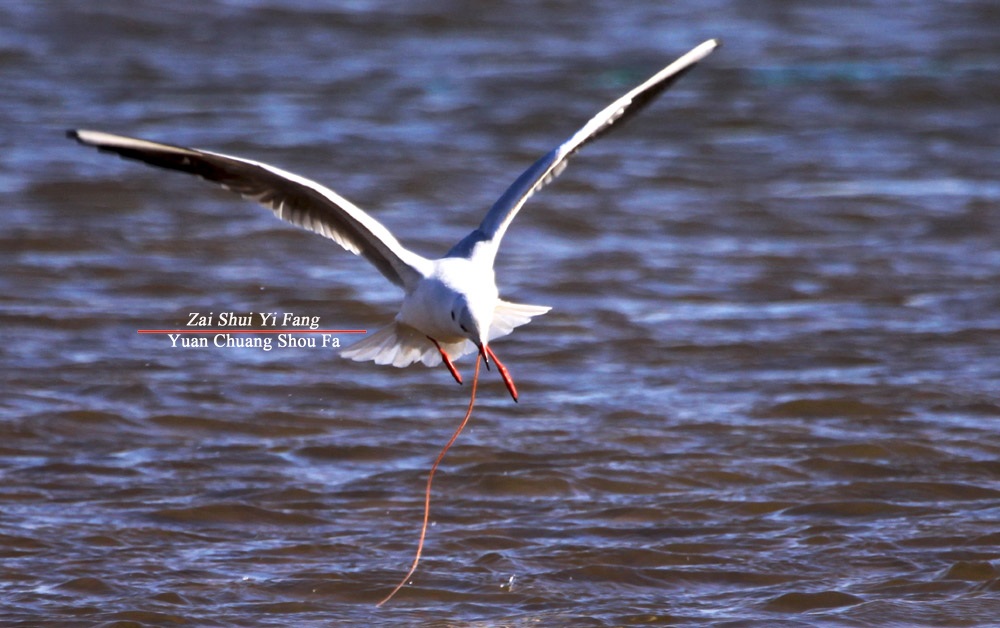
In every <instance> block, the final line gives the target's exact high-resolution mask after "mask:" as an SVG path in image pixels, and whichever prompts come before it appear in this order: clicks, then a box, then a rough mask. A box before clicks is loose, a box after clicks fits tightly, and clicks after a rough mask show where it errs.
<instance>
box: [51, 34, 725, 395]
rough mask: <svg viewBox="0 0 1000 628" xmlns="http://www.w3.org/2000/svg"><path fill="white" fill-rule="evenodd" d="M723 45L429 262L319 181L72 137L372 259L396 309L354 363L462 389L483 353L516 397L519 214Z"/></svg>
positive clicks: (603, 120) (124, 140)
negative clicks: (514, 236) (460, 365)
mask: <svg viewBox="0 0 1000 628" xmlns="http://www.w3.org/2000/svg"><path fill="white" fill-rule="evenodd" d="M718 45H719V42H718V41H717V40H715V39H710V40H708V41H705V42H703V43H702V44H700V45H698V46H697V47H695V48H693V49H692V50H691V51H689V52H688V53H686V54H685V55H683V56H682V57H680V58H679V59H677V60H676V61H674V62H673V63H671V64H670V65H668V66H666V67H665V68H663V69H662V70H660V71H659V72H657V73H656V74H654V75H653V76H652V77H650V78H649V79H648V80H646V81H645V82H644V83H642V84H641V85H639V86H638V87H636V88H634V89H632V90H631V91H630V92H628V93H627V94H625V95H624V96H622V97H621V98H619V99H617V100H616V101H614V102H613V103H611V104H610V105H608V106H607V107H605V108H604V109H602V110H601V111H600V113H598V114H597V115H596V116H594V117H593V118H591V119H590V120H589V121H588V122H587V123H586V124H585V125H583V127H582V128H581V129H580V130H579V131H577V132H576V133H575V134H574V135H573V136H572V137H570V138H569V139H568V140H566V141H565V142H563V143H562V144H560V145H559V146H557V147H556V148H554V149H553V150H552V151H550V152H549V153H547V154H546V155H544V156H543V157H542V158H541V159H539V160H538V161H536V162H535V163H534V164H532V165H531V167H530V168H528V169H527V170H525V171H524V173H523V174H521V176H519V177H518V178H517V179H516V180H515V181H514V183H513V184H511V186H510V187H509V188H507V191H506V192H504V193H503V195H502V196H501V197H500V198H499V199H498V200H497V201H496V203H494V204H493V206H492V207H491V208H490V210H489V211H488V212H487V213H486V217H485V218H483V221H482V222H481V223H480V224H479V227H477V228H476V229H475V230H473V231H472V233H470V234H469V235H467V236H465V238H463V239H462V240H460V241H459V242H458V243H457V244H456V245H455V246H453V247H452V248H451V250H449V251H448V252H447V253H446V254H445V255H444V257H441V258H439V259H428V258H426V257H423V256H422V255H418V254H417V253H414V252H413V251H411V250H409V249H407V248H406V247H404V246H403V245H402V244H400V243H399V241H398V240H397V239H396V238H395V237H394V236H393V235H392V233H390V232H389V230H388V229H386V228H385V227H384V226H383V225H382V224H381V223H380V222H378V221H377V220H375V219H374V218H372V217H371V216H370V215H368V214H367V213H365V212H364V211H363V210H361V209H360V208H358V207H357V206H356V205H354V204H352V203H351V202H350V201H348V200H347V199H345V198H344V197H342V196H340V195H339V194H337V193H336V192H334V191H333V190H330V189H329V188H326V187H324V186H322V185H320V184H319V183H316V182H315V181H312V180H310V179H307V178H305V177H302V176H299V175H297V174H293V173H291V172H288V171H286V170H282V169H280V168H276V167H274V166H271V165H268V164H265V163H261V162H259V161H252V160H250V159H244V158H242V157H233V156H230V155H223V154H221V153H215V152H211V151H207V150H199V149H195V148H184V147H181V146H173V145H170V144H161V143H159V142H152V141H148V140H143V139H138V138H133V137H125V136H121V135H112V134H110V133H104V132H101V131H88V130H83V129H75V130H70V131H67V133H66V134H67V136H68V137H70V138H71V139H75V140H77V141H78V142H80V143H81V144H85V145H87V146H93V147H96V148H98V149H99V150H101V151H105V152H109V153H115V154H117V155H119V156H120V157H122V158H126V159H134V160H138V161H142V162H145V163H146V164H148V165H151V166H157V167H160V168H166V169H169V170H178V171H180V172H186V173H188V174H193V175H196V176H199V177H201V178H203V179H206V180H207V181H210V182H212V183H216V184H219V185H221V186H222V187H224V188H226V189H228V190H231V191H233V192H235V193H237V194H239V195H241V196H242V197H244V198H246V199H250V200H254V201H256V202H258V203H260V204H261V205H264V206H265V207H267V208H269V209H270V210H271V211H273V212H274V214H275V215H276V216H277V217H278V218H280V219H282V220H285V221H288V222H290V223H291V224H293V225H296V226H298V227H301V228H304V229H307V230H309V231H312V232H314V233H318V234H319V235H322V236H325V237H327V238H330V239H331V240H333V241H334V242H336V243H337V244H339V245H340V246H342V247H343V248H345V249H347V250H348V251H350V252H352V253H354V254H356V255H361V256H363V257H364V258H365V259H367V260H368V261H369V262H371V263H372V264H373V265H374V266H375V268H376V269H378V271H379V272H381V273H382V275H384V276H385V278H386V279H388V280H389V281H391V282H392V283H394V284H396V285H397V286H399V287H400V288H402V289H403V292H404V297H403V302H402V305H401V307H400V310H399V313H398V314H397V315H396V317H395V320H394V321H393V322H392V324H391V325H388V326H386V327H384V328H382V329H380V330H379V331H377V332H375V333H374V334H372V335H370V336H368V337H367V338H364V339H363V340H361V341H359V342H357V343H355V344H353V345H351V346H349V347H347V348H346V349H344V350H342V351H341V355H342V356H343V357H346V358H350V359H352V360H356V361H367V360H372V361H374V362H375V363H376V364H391V365H393V366H396V367H404V366H409V365H410V364H413V363H415V362H422V363H423V364H425V365H427V366H437V365H438V364H441V363H442V362H443V363H444V364H445V366H447V368H448V371H449V372H450V373H451V375H452V377H454V378H455V381H457V382H458V383H459V384H461V383H462V376H461V375H460V374H459V372H458V369H457V368H455V365H454V360H455V359H457V358H459V357H461V356H463V355H465V354H468V353H472V352H473V351H478V353H479V355H480V356H481V357H482V359H483V361H484V363H485V364H486V367H487V369H488V368H489V365H490V361H491V360H492V362H493V363H494V364H495V365H496V368H497V371H498V372H499V373H500V376H501V377H502V378H503V382H504V384H505V386H506V387H507V390H508V392H509V393H510V396H511V397H512V398H513V399H514V401H515V402H516V401H517V396H518V395H517V388H516V387H515V386H514V381H513V379H511V376H510V372H509V371H508V370H507V368H506V367H505V366H504V364H503V363H502V362H501V361H500V360H499V359H498V358H497V356H496V354H495V353H494V352H493V349H492V347H491V346H490V342H491V341H493V340H495V339H496V338H500V337H502V336H506V335H507V334H509V333H510V332H511V331H513V330H514V328H516V327H520V326H521V325H524V324H526V323H528V322H529V321H530V320H531V319H532V318H533V317H535V316H540V315H542V314H545V313H546V312H548V311H549V309H551V308H548V307H544V306H538V305H525V304H521V303H512V302H510V301H505V300H503V299H501V298H500V297H499V292H498V290H497V285H496V278H495V275H494V271H493V263H494V260H495V258H496V254H497V249H498V248H499V246H500V241H501V239H502V238H503V236H504V234H505V233H506V232H507V228H508V227H509V226H510V223H511V221H512V220H514V217H515V216H517V213H518V212H519V211H520V210H521V207H523V206H524V204H525V202H527V200H528V199H529V198H530V197H531V195H532V194H534V193H535V192H537V191H538V190H540V189H542V188H543V187H544V186H545V185H546V184H548V183H549V182H550V181H552V180H553V179H554V178H555V177H557V176H558V175H559V174H560V173H562V171H563V170H564V169H565V167H566V163H567V160H568V159H569V157H570V156H572V155H573V154H574V153H576V151H578V150H579V149H580V148H582V147H583V146H584V145H585V144H587V143H589V142H591V141H593V140H595V139H597V138H598V137H601V136H602V135H604V134H605V133H606V132H607V131H609V130H611V129H612V128H618V126H620V125H621V123H623V122H625V121H626V120H628V119H629V118H631V117H632V116H634V115H635V114H636V113H638V112H639V111H640V110H641V109H642V108H644V107H645V106H646V105H648V104H649V103H650V102H651V101H653V100H654V99H655V98H656V97H657V96H659V95H660V94H661V93H663V92H664V91H665V90H666V89H667V88H668V87H670V86H671V85H673V84H674V82H675V81H676V80H677V79H679V78H680V77H681V76H683V75H684V74H686V73H687V72H688V71H689V70H690V69H691V68H693V67H694V66H695V65H696V64H697V63H698V62H699V61H701V60H702V59H704V58H705V57H707V56H708V55H709V54H710V53H711V52H712V51H713V50H715V48H716V47H718Z"/></svg>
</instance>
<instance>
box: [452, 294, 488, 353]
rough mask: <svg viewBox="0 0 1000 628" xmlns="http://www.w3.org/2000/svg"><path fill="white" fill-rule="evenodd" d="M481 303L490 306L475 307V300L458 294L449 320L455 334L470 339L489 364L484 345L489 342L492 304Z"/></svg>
mask: <svg viewBox="0 0 1000 628" xmlns="http://www.w3.org/2000/svg"><path fill="white" fill-rule="evenodd" d="M483 305H489V306H490V307H477V302H476V300H474V299H467V298H466V297H465V296H460V297H458V298H457V299H455V302H454V304H453V305H452V308H451V320H452V322H453V323H454V325H455V328H456V332H457V334H458V335H461V336H464V337H466V338H468V339H469V340H471V341H472V343H473V344H475V345H476V348H478V349H479V353H480V354H481V355H482V356H483V358H484V359H485V361H486V364H487V366H489V363H490V361H489V358H488V356H487V353H486V346H487V343H488V342H489V333H490V325H491V324H492V323H493V307H492V305H493V304H492V303H489V304H483Z"/></svg>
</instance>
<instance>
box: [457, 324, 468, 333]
mask: <svg viewBox="0 0 1000 628" xmlns="http://www.w3.org/2000/svg"><path fill="white" fill-rule="evenodd" d="M459 327H461V328H462V331H464V332H465V333H469V330H468V329H466V328H465V325H459Z"/></svg>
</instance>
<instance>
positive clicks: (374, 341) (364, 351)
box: [340, 322, 475, 367]
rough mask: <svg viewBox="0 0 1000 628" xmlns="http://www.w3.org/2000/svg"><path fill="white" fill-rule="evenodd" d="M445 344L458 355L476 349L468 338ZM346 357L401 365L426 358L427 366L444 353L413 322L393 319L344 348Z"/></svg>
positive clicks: (343, 354) (342, 352)
mask: <svg viewBox="0 0 1000 628" xmlns="http://www.w3.org/2000/svg"><path fill="white" fill-rule="evenodd" d="M441 348H442V349H444V350H445V351H447V352H448V355H449V356H450V357H451V358H452V359H454V358H457V357H458V356H461V355H465V354H466V353H469V352H471V351H474V350H475V345H473V344H472V343H471V342H469V341H468V340H462V341H461V342H453V343H441ZM340 355H341V356H342V357H345V358H348V359H351V360H354V361H356V362H364V361H366V360H373V361H374V362H375V364H391V365H393V366H397V367H403V366H409V365H411V364H413V363H414V362H423V363H424V364H425V365H427V366H437V365H438V364H441V354H440V353H438V350H437V347H435V346H434V343H432V342H431V341H430V340H428V339H427V336H425V335H424V334H422V333H420V332H419V331H417V330H416V329H414V328H412V327H410V326H409V325H404V324H402V323H400V322H393V323H392V324H391V325H388V326H387V327H383V328H382V329H380V330H378V331H377V332H375V333H374V334H372V335H371V336H368V337H367V338H365V339H364V340H360V341H358V342H356V343H354V344H353V345H351V346H349V347H346V348H345V349H343V350H341V352H340Z"/></svg>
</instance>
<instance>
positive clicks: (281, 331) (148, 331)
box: [136, 329, 368, 334]
mask: <svg viewBox="0 0 1000 628" xmlns="http://www.w3.org/2000/svg"><path fill="white" fill-rule="evenodd" d="M136 333H139V334H367V333H368V330H367V329H137V330H136Z"/></svg>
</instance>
